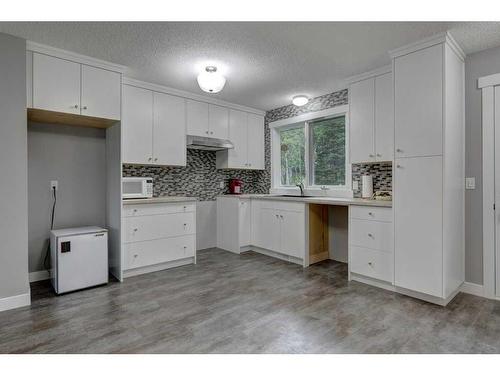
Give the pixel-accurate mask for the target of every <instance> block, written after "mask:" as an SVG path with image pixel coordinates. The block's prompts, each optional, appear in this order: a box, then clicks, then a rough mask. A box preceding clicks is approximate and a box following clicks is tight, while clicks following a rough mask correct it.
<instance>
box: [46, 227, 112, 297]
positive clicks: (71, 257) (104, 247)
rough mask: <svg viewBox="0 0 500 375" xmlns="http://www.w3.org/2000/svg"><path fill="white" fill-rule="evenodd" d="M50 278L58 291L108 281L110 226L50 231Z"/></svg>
mask: <svg viewBox="0 0 500 375" xmlns="http://www.w3.org/2000/svg"><path fill="white" fill-rule="evenodd" d="M50 264H51V269H50V279H51V282H52V286H53V287H54V290H55V292H56V293H57V294H61V293H67V292H72V291H74V290H78V289H83V288H88V287H91V286H96V285H101V284H106V283H107V282H108V230H107V229H104V228H99V227H79V228H66V229H57V230H52V231H51V232H50Z"/></svg>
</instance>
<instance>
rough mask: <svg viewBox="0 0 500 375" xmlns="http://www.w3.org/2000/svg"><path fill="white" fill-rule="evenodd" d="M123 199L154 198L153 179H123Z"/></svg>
mask: <svg viewBox="0 0 500 375" xmlns="http://www.w3.org/2000/svg"><path fill="white" fill-rule="evenodd" d="M122 194H123V199H132V198H152V197H153V179H152V178H151V177H123V179H122Z"/></svg>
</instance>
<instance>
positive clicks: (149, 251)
mask: <svg viewBox="0 0 500 375" xmlns="http://www.w3.org/2000/svg"><path fill="white" fill-rule="evenodd" d="M122 215H123V217H122V243H123V258H122V259H123V266H124V269H125V276H127V270H129V271H130V270H134V272H133V273H132V274H137V269H140V268H141V267H143V271H141V272H139V273H143V272H149V271H150V269H148V268H147V267H149V266H159V267H160V268H159V269H162V268H169V266H170V265H169V262H173V261H180V260H183V259H185V260H192V261H193V262H196V206H195V204H194V203H192V202H186V203H151V204H133V205H124V207H123V213H122ZM151 270H155V271H156V270H158V268H154V269H151ZM129 274H130V272H129Z"/></svg>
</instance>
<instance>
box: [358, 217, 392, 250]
mask: <svg viewBox="0 0 500 375" xmlns="http://www.w3.org/2000/svg"><path fill="white" fill-rule="evenodd" d="M349 231H350V241H351V244H352V245H354V246H362V247H368V248H370V249H377V250H382V251H388V252H392V251H393V247H394V245H393V243H394V239H393V235H392V231H393V230H392V223H384V222H379V221H369V220H358V219H352V220H351V226H350V228H349Z"/></svg>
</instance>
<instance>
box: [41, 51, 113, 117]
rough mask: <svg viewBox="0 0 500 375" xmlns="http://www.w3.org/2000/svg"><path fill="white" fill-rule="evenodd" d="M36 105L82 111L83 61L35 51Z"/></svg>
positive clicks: (71, 111) (51, 108)
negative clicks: (81, 84) (81, 66)
mask: <svg viewBox="0 0 500 375" xmlns="http://www.w3.org/2000/svg"><path fill="white" fill-rule="evenodd" d="M118 89H119V87H118ZM33 107H34V108H38V109H45V110H47V111H55V112H64V113H74V114H78V115H79V114H80V64H78V63H75V62H72V61H68V60H63V59H59V58H57V57H52V56H47V55H42V54H40V53H33Z"/></svg>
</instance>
